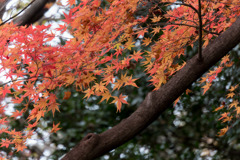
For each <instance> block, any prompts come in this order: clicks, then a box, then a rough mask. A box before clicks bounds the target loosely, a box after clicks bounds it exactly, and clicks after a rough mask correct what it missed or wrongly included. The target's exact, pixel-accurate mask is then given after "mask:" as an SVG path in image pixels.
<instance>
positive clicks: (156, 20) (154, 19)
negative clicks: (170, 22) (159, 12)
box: [151, 14, 162, 23]
mask: <svg viewBox="0 0 240 160" xmlns="http://www.w3.org/2000/svg"><path fill="white" fill-rule="evenodd" d="M161 19H162V17H160V16H156V15H155V14H153V18H151V20H152V22H153V23H155V22H159V21H160V20H161Z"/></svg>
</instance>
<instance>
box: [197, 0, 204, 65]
mask: <svg viewBox="0 0 240 160" xmlns="http://www.w3.org/2000/svg"><path fill="white" fill-rule="evenodd" d="M201 12H202V11H201V0H198V18H199V28H198V30H199V39H198V60H199V61H202V60H203V58H202V13H201Z"/></svg>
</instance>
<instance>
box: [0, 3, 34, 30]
mask: <svg viewBox="0 0 240 160" xmlns="http://www.w3.org/2000/svg"><path fill="white" fill-rule="evenodd" d="M34 1H35V0H33V1H32V2H30V3H29V4H28V5H27V6H26V7H24V8H23V9H22V10H21V11H20V12H18V13H17V14H15V15H14V16H12V17H10V18H8V19H7V20H5V21H3V22H2V23H1V24H0V26H2V25H4V24H5V23H7V22H8V21H10V20H11V19H13V18H15V17H17V16H18V15H19V14H21V13H22V12H23V11H25V10H26V9H27V8H28V7H29V6H30V5H31V4H32V3H33V2H34Z"/></svg>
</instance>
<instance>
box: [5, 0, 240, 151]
mask: <svg viewBox="0 0 240 160" xmlns="http://www.w3.org/2000/svg"><path fill="white" fill-rule="evenodd" d="M68 2H69V4H70V5H73V4H75V1H73V0H69V1H68ZM164 2H167V3H169V2H173V3H174V2H175V1H172V0H171V1H165V0H164V1H161V2H156V1H154V0H153V1H150V2H149V1H138V0H114V1H112V0H111V1H110V0H109V3H108V4H107V6H106V7H105V8H103V7H100V5H101V0H93V1H89V0H83V1H81V3H80V4H79V5H78V6H76V7H74V8H72V9H71V10H70V12H69V14H65V20H64V22H65V23H66V25H60V26H59V28H58V29H57V30H58V31H61V32H65V31H68V32H70V33H71V34H72V35H73V37H74V38H71V39H69V40H68V41H66V44H65V45H63V46H60V45H55V46H54V45H50V42H51V40H52V39H53V38H54V37H55V35H54V34H52V33H51V32H49V30H50V25H49V26H36V27H32V26H29V27H28V28H26V27H17V26H15V25H14V24H12V23H10V24H5V25H3V26H1V27H0V30H1V32H0V37H1V41H0V58H1V61H0V66H1V68H0V71H1V72H5V74H4V77H5V78H6V81H8V82H6V83H5V82H4V84H3V85H2V87H0V93H1V96H2V99H4V98H5V96H6V95H7V94H9V95H12V97H13V98H12V103H14V104H20V103H21V104H23V105H24V106H25V107H24V108H22V109H21V110H19V111H18V110H16V111H15V112H13V113H12V115H11V116H7V115H5V110H6V107H7V106H4V105H2V106H0V116H1V120H0V124H1V126H4V127H1V128H0V133H5V134H7V135H8V137H9V138H7V139H3V140H1V142H0V143H1V147H9V145H14V147H15V148H17V151H19V150H23V149H24V148H25V147H26V146H25V141H26V139H27V138H29V137H30V136H31V135H32V134H33V131H34V129H33V128H34V127H35V126H36V125H37V124H38V122H39V120H40V119H41V118H42V117H44V115H45V113H46V112H49V111H51V112H52V113H53V115H54V113H55V111H56V110H57V111H59V104H58V103H57V97H56V95H55V93H54V92H56V91H55V90H56V88H58V87H59V88H60V87H66V86H69V85H74V86H75V88H76V90H77V91H79V92H82V93H85V98H89V97H90V96H92V95H95V96H101V97H102V99H101V101H100V102H102V101H104V100H106V101H108V100H109V99H110V98H112V99H113V101H112V103H115V104H116V106H117V111H120V110H121V106H122V103H124V104H127V101H126V97H127V96H126V95H122V94H121V93H120V94H119V95H118V96H113V92H114V91H115V90H119V89H120V88H122V87H125V86H128V85H131V86H134V87H137V85H136V84H135V81H136V79H135V78H132V77H134V75H128V73H127V72H126V69H127V68H128V67H129V66H130V64H131V62H132V61H134V62H138V61H139V60H140V59H141V60H142V64H143V65H144V66H145V67H146V69H145V71H146V73H147V74H149V75H150V76H151V80H150V81H151V82H152V84H153V85H154V86H155V89H158V88H159V87H160V86H161V85H162V84H164V83H166V82H167V80H168V79H169V78H170V76H171V75H173V74H174V73H175V72H176V71H178V70H179V69H181V68H182V67H183V65H184V64H185V63H184V62H182V63H181V64H174V63H173V62H174V60H175V59H176V58H178V57H180V56H181V55H184V50H185V47H186V46H188V45H192V46H193V43H194V42H195V41H196V40H197V39H198V33H197V32H196V28H198V17H197V14H196V13H195V12H194V10H192V9H191V8H189V7H188V6H186V5H181V6H180V7H176V8H175V9H170V10H168V11H164V10H161V8H159V4H158V3H164ZM148 3H151V4H154V5H152V7H151V8H149V13H150V14H152V15H153V17H152V18H150V19H151V20H150V21H151V22H149V23H148V24H147V26H146V27H139V26H140V24H142V23H144V22H146V20H147V19H148V16H146V17H140V16H136V15H135V13H136V12H138V9H139V7H143V8H144V7H145V6H147V4H148ZM184 3H187V4H190V5H191V6H193V7H195V8H198V6H197V4H196V2H195V1H194V0H186V1H184ZM170 4H172V3H170ZM209 6H211V7H209ZM156 10H158V11H159V13H163V14H159V15H156V12H155V11H156ZM202 10H203V14H202V19H203V24H204V25H203V30H204V35H203V41H204V46H206V45H207V44H208V41H209V39H212V38H214V37H216V36H217V35H218V34H219V33H221V32H222V31H224V30H225V29H226V28H227V27H229V26H230V25H231V24H232V22H233V21H234V19H235V17H236V16H237V15H239V14H240V12H239V3H238V1H237V0H232V1H231V3H228V1H227V0H222V1H202ZM166 21H168V22H166ZM163 22H164V23H165V24H164V25H162V23H163ZM167 23H168V24H169V25H166V24H167ZM150 30H152V32H149V31H150ZM161 31H163V33H161V34H162V35H161V36H160V38H159V39H157V40H156V41H154V42H153V40H152V38H153V37H154V36H155V35H156V34H160V32H161ZM3 33H4V34H3ZM145 33H149V34H150V35H151V36H147V35H145ZM137 41H140V43H141V44H142V45H143V46H149V45H150V44H154V45H152V46H151V50H148V51H143V50H141V48H140V49H136V48H134V47H136V46H135V44H136V42H137ZM6 42H8V44H6ZM130 51H131V52H132V54H129V52H130ZM120 71H121V72H120ZM123 72H124V73H123ZM119 74H120V75H121V76H118V75H119ZM216 74H217V72H216ZM211 81H212V80H211ZM70 95H71V93H69V92H68V93H65V96H64V99H68V98H69V97H70ZM29 104H33V109H29ZM26 111H28V112H30V114H29V117H28V118H27V126H26V128H25V129H24V130H23V131H15V130H14V129H12V128H10V127H7V126H8V122H9V121H10V120H12V119H17V118H18V117H21V115H22V114H23V113H24V112H26ZM58 126H59V124H57V125H54V126H53V129H52V132H56V131H57V130H58V129H59V128H58Z"/></svg>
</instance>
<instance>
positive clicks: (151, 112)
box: [63, 17, 240, 160]
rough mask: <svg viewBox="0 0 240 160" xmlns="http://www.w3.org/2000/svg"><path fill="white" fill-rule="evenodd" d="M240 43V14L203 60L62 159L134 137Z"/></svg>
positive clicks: (85, 156)
mask: <svg viewBox="0 0 240 160" xmlns="http://www.w3.org/2000/svg"><path fill="white" fill-rule="evenodd" d="M239 43H240V17H238V19H237V21H236V22H235V23H234V24H233V25H232V26H231V27H230V28H229V29H227V30H226V31H225V32H224V33H222V34H221V35H220V36H219V37H217V38H216V39H215V40H214V41H212V42H210V43H209V45H208V46H207V47H206V48H205V49H204V50H203V53H202V57H203V61H201V62H199V61H198V56H197V55H196V56H194V57H193V58H191V59H190V60H189V61H188V62H187V63H186V65H185V66H184V67H183V68H182V69H181V70H180V71H178V72H177V73H176V74H175V75H174V76H173V77H172V78H171V79H170V80H169V81H168V82H167V83H166V84H165V85H163V86H162V87H161V88H160V89H159V90H157V91H154V92H150V93H149V94H148V95H147V96H146V98H145V100H144V101H143V102H142V104H141V105H140V106H139V108H138V109H137V110H136V111H135V112H134V113H133V114H132V115H131V116H129V117H128V118H127V119H124V120H122V121H121V122H120V123H119V124H118V125H116V126H114V127H113V128H111V129H109V130H107V131H105V132H103V133H101V134H99V135H98V134H93V133H90V134H88V135H87V136H86V137H85V138H83V139H82V140H81V141H80V143H79V144H78V145H76V146H75V147H74V148H73V149H72V150H71V151H70V152H68V153H67V154H66V155H65V157H64V158H63V160H91V159H94V158H97V157H99V156H101V155H104V154H105V153H107V152H109V151H111V150H112V149H114V148H116V147H118V146H120V145H122V144H124V143H126V142H127V141H129V140H131V139H132V138H133V137H134V136H135V135H137V134H139V133H140V132H141V131H142V130H144V129H145V128H146V127H147V126H148V125H149V124H151V123H152V122H153V121H154V120H156V119H157V118H158V116H159V115H160V114H161V113H163V112H164V111H165V110H166V109H167V108H169V107H171V104H172V103H173V102H174V100H175V99H177V98H178V97H179V96H181V94H182V93H183V92H184V91H185V90H186V89H187V88H188V87H189V86H190V85H191V84H192V83H193V82H195V81H196V80H197V79H198V78H200V77H201V76H202V75H203V74H204V73H205V72H206V71H207V70H209V69H210V67H212V66H213V65H214V64H216V63H217V62H218V61H219V60H220V59H221V58H222V57H223V56H225V55H226V54H227V53H228V52H229V51H231V50H232V49H233V48H234V47H235V46H236V45H237V44H239Z"/></svg>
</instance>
